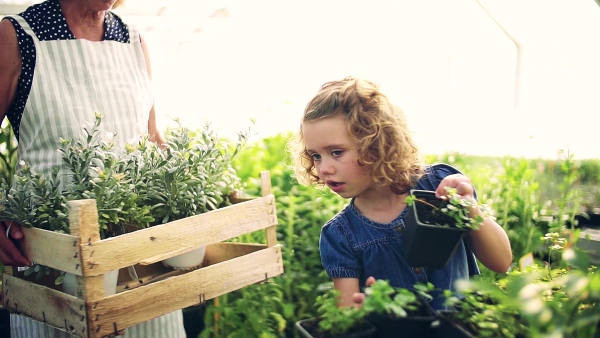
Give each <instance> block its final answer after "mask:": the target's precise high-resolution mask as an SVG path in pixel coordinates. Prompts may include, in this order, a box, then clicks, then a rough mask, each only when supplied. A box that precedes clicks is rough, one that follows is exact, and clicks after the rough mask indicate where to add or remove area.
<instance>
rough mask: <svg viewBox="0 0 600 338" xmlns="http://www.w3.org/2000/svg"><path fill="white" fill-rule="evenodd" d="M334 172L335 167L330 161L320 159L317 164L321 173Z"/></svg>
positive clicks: (328, 173) (329, 173)
mask: <svg viewBox="0 0 600 338" xmlns="http://www.w3.org/2000/svg"><path fill="white" fill-rule="evenodd" d="M334 172H335V168H334V167H333V165H332V163H330V161H328V160H326V159H323V160H321V164H320V165H319V173H321V175H331V174H333V173H334Z"/></svg>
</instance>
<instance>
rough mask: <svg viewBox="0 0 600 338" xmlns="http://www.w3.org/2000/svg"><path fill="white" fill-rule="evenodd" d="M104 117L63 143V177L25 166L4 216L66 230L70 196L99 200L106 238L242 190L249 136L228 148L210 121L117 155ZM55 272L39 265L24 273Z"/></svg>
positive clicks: (4, 193)
mask: <svg viewBox="0 0 600 338" xmlns="http://www.w3.org/2000/svg"><path fill="white" fill-rule="evenodd" d="M101 122H102V115H101V114H98V113H97V114H95V120H94V123H93V125H92V126H91V127H90V128H89V129H88V128H84V130H83V133H84V134H83V137H82V139H81V140H78V141H73V140H67V139H61V140H60V141H59V149H58V150H59V152H60V153H61V154H62V160H63V166H62V169H63V170H64V171H65V172H66V174H67V179H66V180H64V182H62V181H61V180H60V176H59V175H60V168H59V167H55V168H53V170H52V172H51V175H50V176H49V177H46V176H44V175H41V174H39V173H35V172H33V171H32V170H31V168H30V167H29V165H28V164H27V163H21V166H20V168H19V170H18V171H17V173H16V175H15V178H14V183H13V184H11V185H10V186H9V185H8V184H6V183H4V184H2V186H1V190H0V193H1V197H2V202H3V203H2V205H3V209H2V210H0V219H4V220H11V221H15V222H19V223H20V224H21V225H23V226H25V227H36V228H42V229H46V230H50V231H58V232H63V233H68V232H69V226H68V208H67V201H69V200H79V199H94V200H95V201H96V207H97V210H98V224H99V232H100V237H101V238H102V239H104V238H108V237H111V236H116V235H119V234H123V233H125V232H128V231H131V230H132V228H131V226H133V227H137V228H143V227H148V226H152V225H155V224H161V223H166V222H169V221H173V220H176V219H180V218H184V217H188V216H191V215H196V214H200V213H203V212H206V211H208V210H213V209H216V208H219V207H221V206H223V205H226V204H227V203H228V201H227V199H226V197H227V195H228V194H229V193H231V192H232V191H234V190H235V191H237V190H239V189H241V184H240V179H239V178H238V177H237V176H236V173H235V170H233V168H232V164H231V163H232V159H233V157H234V156H236V155H237V154H238V153H239V152H240V151H241V149H242V148H243V146H244V144H245V141H246V137H245V136H244V135H245V134H242V133H240V138H239V140H238V141H239V142H238V143H237V144H236V145H235V146H233V147H232V148H231V147H230V146H229V145H228V144H227V143H226V142H225V140H222V139H219V138H218V137H217V136H216V134H215V133H214V132H213V131H212V130H211V129H209V128H208V125H207V127H206V128H204V129H203V130H200V131H198V132H197V133H193V132H192V131H190V130H189V129H187V128H184V127H182V126H181V125H180V127H179V128H176V129H173V130H171V133H170V134H169V137H168V143H167V144H166V145H165V146H164V149H161V148H160V147H158V146H157V145H155V144H154V143H151V142H150V141H149V140H148V137H147V136H146V137H141V138H140V141H139V142H138V143H137V144H129V145H127V146H126V150H125V151H124V152H116V151H115V150H114V146H115V145H114V142H112V134H110V133H103V132H101V129H100V125H101ZM134 229H135V228H134ZM50 270H51V269H49V268H47V267H41V266H39V265H34V266H33V267H31V268H30V269H28V270H27V272H26V275H27V274H30V273H32V272H36V273H38V276H41V275H43V274H48V273H49V271H50ZM61 277H62V274H61V275H60V276H59V278H57V280H56V283H57V284H59V283H60V282H61V281H62V278H61Z"/></svg>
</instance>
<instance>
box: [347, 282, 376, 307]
mask: <svg viewBox="0 0 600 338" xmlns="http://www.w3.org/2000/svg"><path fill="white" fill-rule="evenodd" d="M373 283H375V277H369V278H367V281H366V283H365V284H366V285H367V286H371V285H373ZM365 297H366V296H365V294H364V293H362V292H355V293H354V294H353V295H352V301H353V302H354V307H361V306H362V303H363V301H364V300H365Z"/></svg>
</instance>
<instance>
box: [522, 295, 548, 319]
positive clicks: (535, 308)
mask: <svg viewBox="0 0 600 338" xmlns="http://www.w3.org/2000/svg"><path fill="white" fill-rule="evenodd" d="M543 309H544V302H542V300H541V299H537V298H536V299H531V300H528V301H526V302H525V303H524V304H523V312H524V313H525V314H529V315H535V314H538V313H540V312H541V311H542V310H543ZM541 315H544V314H543V313H542V314H540V317H541Z"/></svg>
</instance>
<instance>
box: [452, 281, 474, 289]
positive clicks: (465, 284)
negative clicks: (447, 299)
mask: <svg viewBox="0 0 600 338" xmlns="http://www.w3.org/2000/svg"><path fill="white" fill-rule="evenodd" d="M454 286H455V287H456V290H457V291H466V290H469V289H471V282H470V281H469V280H468V279H459V280H457V281H456V282H455V283H454Z"/></svg>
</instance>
